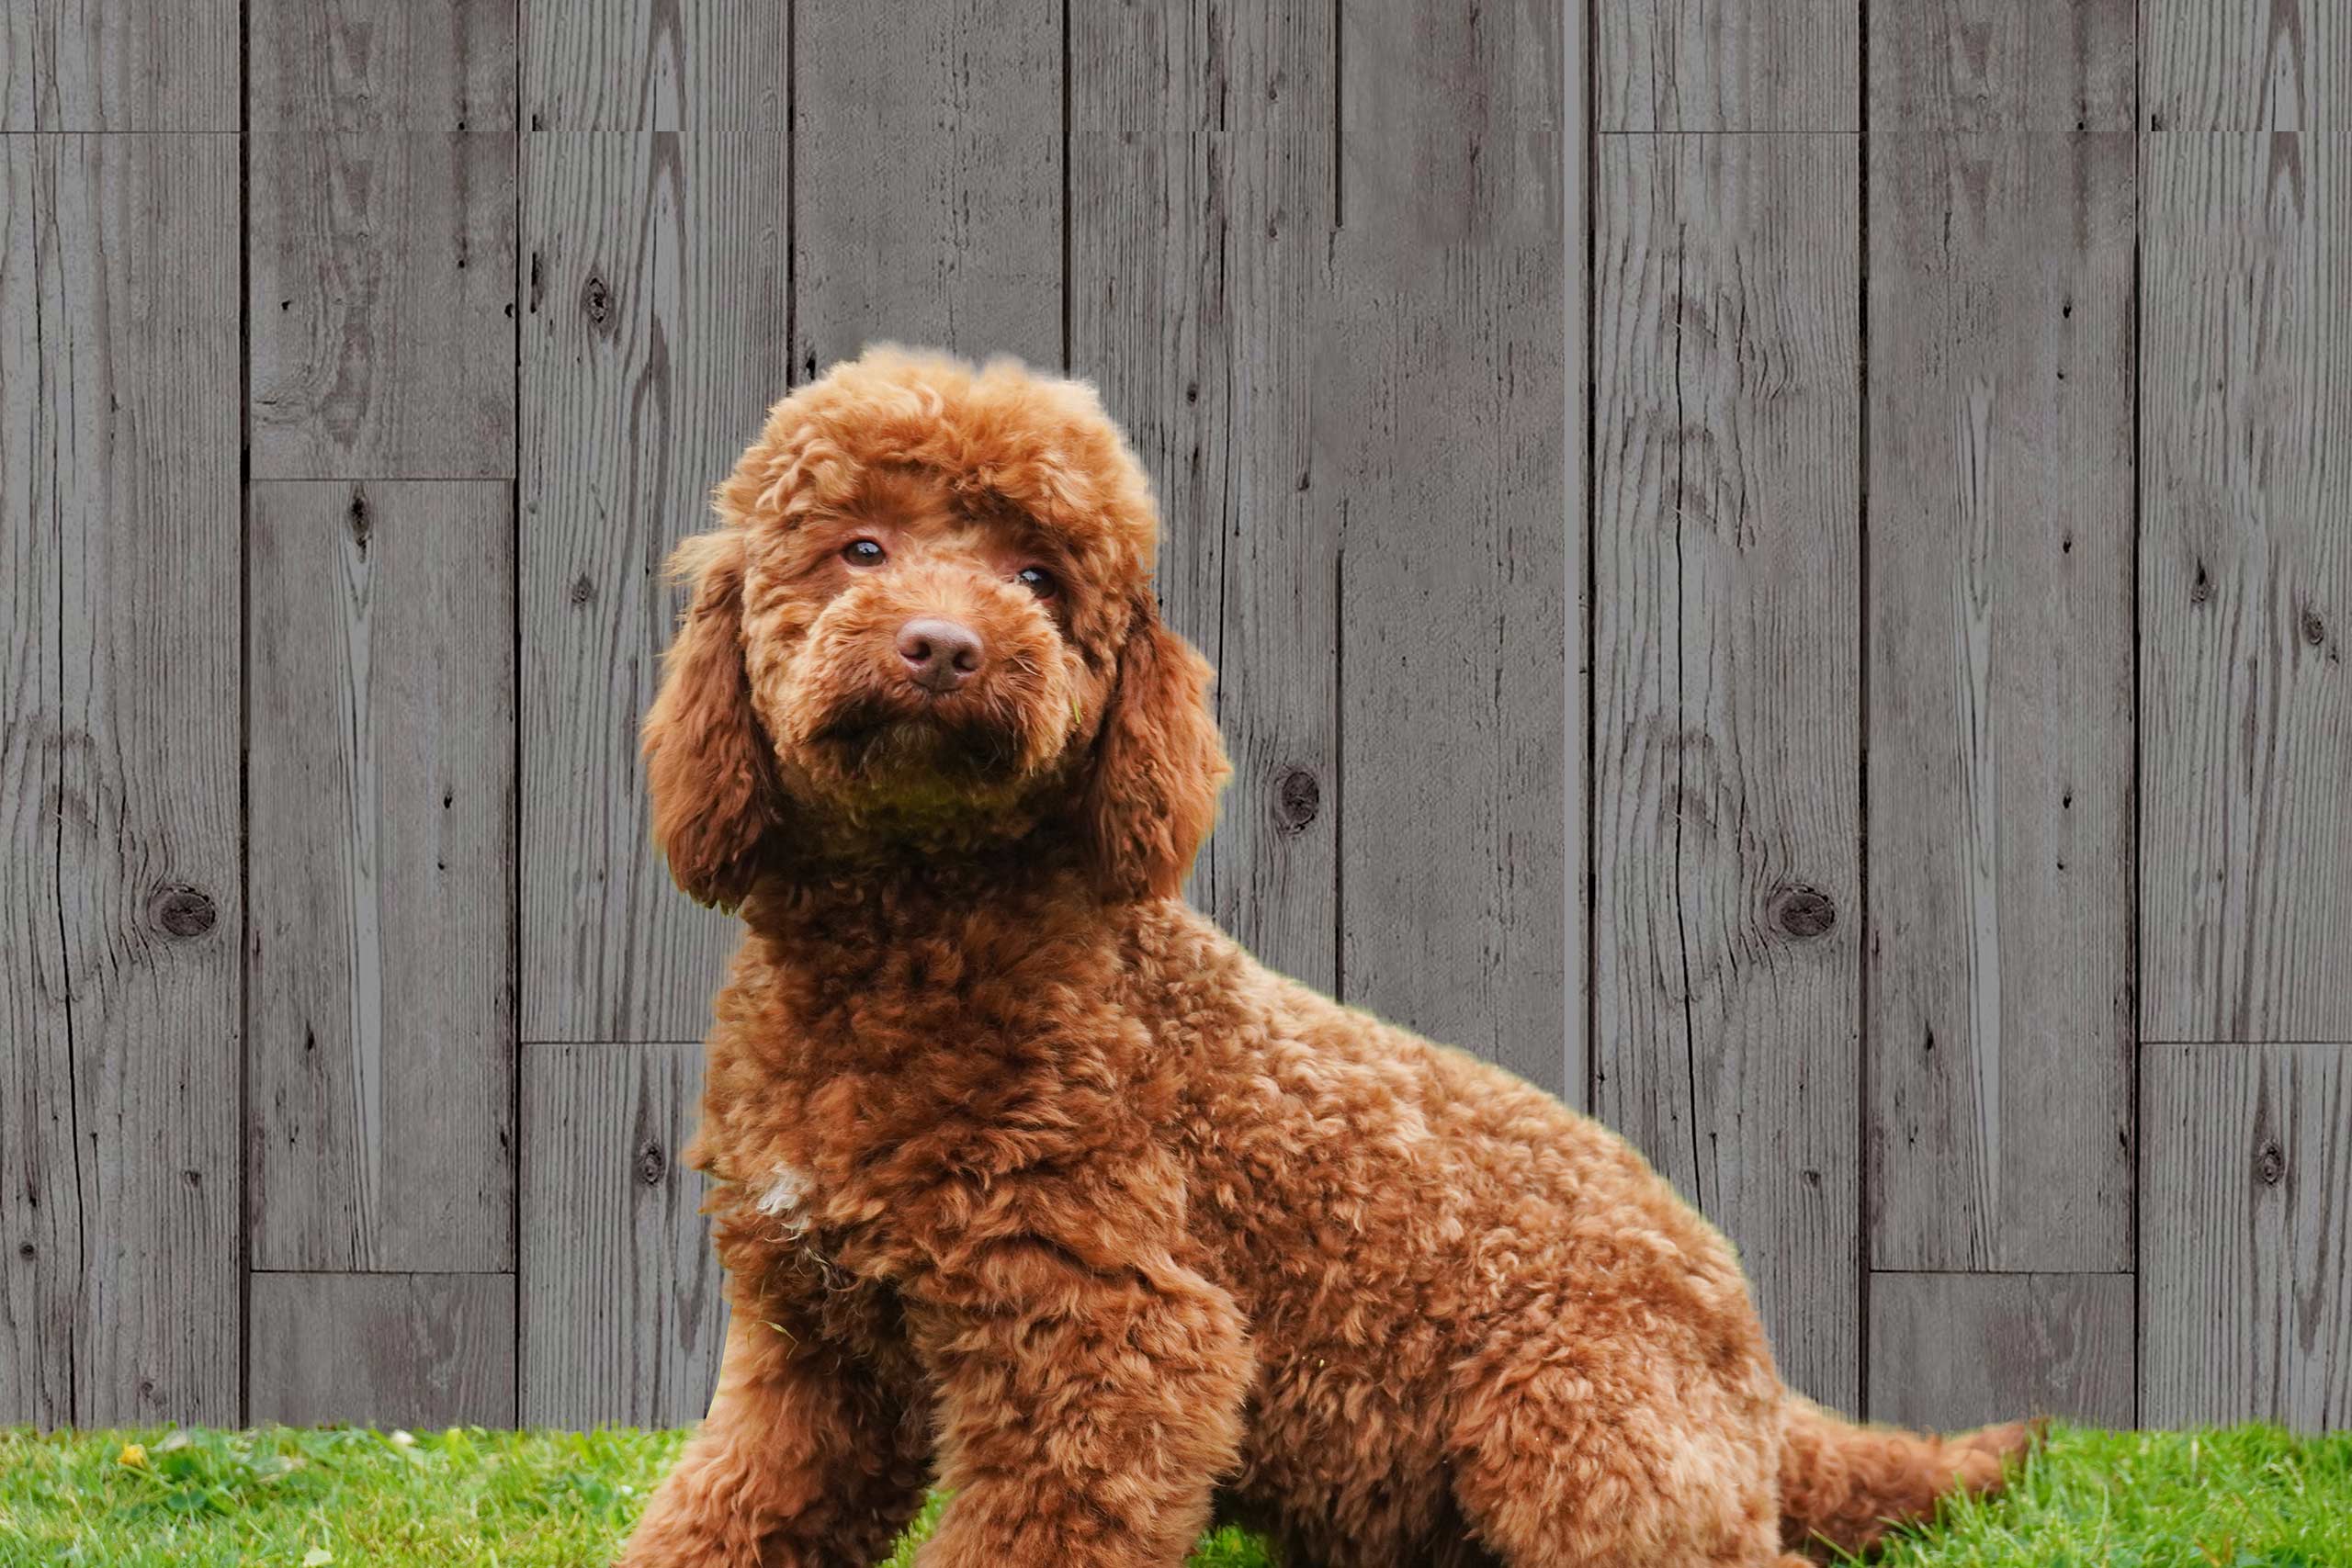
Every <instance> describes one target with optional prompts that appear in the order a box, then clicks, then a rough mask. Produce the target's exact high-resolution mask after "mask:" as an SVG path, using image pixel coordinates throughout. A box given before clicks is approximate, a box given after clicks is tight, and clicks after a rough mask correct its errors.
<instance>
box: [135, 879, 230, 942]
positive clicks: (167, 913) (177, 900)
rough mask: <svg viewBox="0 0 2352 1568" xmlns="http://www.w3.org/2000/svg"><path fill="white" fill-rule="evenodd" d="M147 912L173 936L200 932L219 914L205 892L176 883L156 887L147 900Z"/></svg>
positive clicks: (165, 931)
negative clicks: (151, 896)
mask: <svg viewBox="0 0 2352 1568" xmlns="http://www.w3.org/2000/svg"><path fill="white" fill-rule="evenodd" d="M147 913H148V916H149V918H150V919H153V921H154V922H155V924H156V927H157V928H158V929H159V930H161V931H164V933H165V934H166V935H170V936H176V937H191V936H202V935H203V934H204V933H205V932H206V931H210V930H211V929H212V922H213V921H214V920H216V919H219V918H220V911H219V910H218V909H216V908H214V907H213V904H212V899H211V897H209V895H208V894H206V893H204V892H202V891H201V890H199V889H198V888H194V887H187V886H180V885H177V884H175V885H173V886H169V887H159V888H157V889H156V890H155V896H154V897H153V898H152V899H150V900H149V901H148V904H147Z"/></svg>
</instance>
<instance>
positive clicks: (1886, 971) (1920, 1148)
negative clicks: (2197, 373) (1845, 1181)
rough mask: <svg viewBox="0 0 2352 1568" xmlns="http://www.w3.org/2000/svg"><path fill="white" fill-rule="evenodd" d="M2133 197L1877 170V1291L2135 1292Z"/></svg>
mask: <svg viewBox="0 0 2352 1568" xmlns="http://www.w3.org/2000/svg"><path fill="white" fill-rule="evenodd" d="M2132 176H2133V147H2132V141H2131V136H2130V135H2129V134H2128V133H2119V134H2112V135H2090V136H2075V135H2071V134H2036V135H2030V136H2016V135H2005V136H1990V135H1988V136H1973V135H1971V136H1952V135H1943V134H1938V133H1932V132H1929V133H1909V132H1903V131H1899V130H1898V131H1891V132H1883V133H1881V134H1879V135H1877V136H1874V137H1873V138H1872V140H1871V164H1870V267H1869V270H1870V321H1871V336H1870V353H1871V375H1870V402H1871V406H1870V421H1869V431H1870V454H1869V462H1870V513H1871V515H1870V534H1871V548H1870V573H1871V581H1870V596H1869V604H1870V628H1869V633H1870V639H1869V650H1868V657H1869V670H1870V680H1869V693H1870V710H1869V714H1868V723H1869V739H1870V748H1869V755H1870V778H1869V791H1868V795H1869V800H1870V847H1871V852H1870V909H1871V941H1870V947H1869V953H1870V960H1869V962H1870V987H1869V1000H1868V1013H1867V1017H1866V1021H1865V1031H1864V1033H1865V1038H1866V1040H1867V1041H1868V1043H1869V1050H1870V1057H1871V1059H1870V1071H1869V1075H1868V1076H1869V1080H1870V1089H1871V1105H1870V1119H1871V1120H1870V1162H1871V1165H1870V1173H1871V1175H1870V1185H1871V1260H1872V1262H1873V1263H1875V1264H1877V1265H1878V1266H1879V1267H1882V1268H1891V1269H2013V1270H2023V1269H2070V1270H2071V1269H2090V1270H2098V1269H2130V1268H2131V1258H2132V1250H2131V1249H2132V1243H2131V1182H2132V1174H2131V1117H2132V1107H2131V1096H2132V1064H2131V1049H2132V1031H2133V1009H2132V983H2131V981H2132V976H2131V887H2132V849H2133V845H2132V801H2131V790H2132V766H2133V752H2132V745H2133V738H2132V725H2131V702H2132V649H2131V594H2132V586H2131V570H2132V569H2131V547H2132V538H2131V523H2132V519H2131V483H2132V451H2131V442H2132V430H2131V423H2132V406H2131V392H2132V374H2131V352H2132V317H2131V311H2132V303H2133V301H2132V296H2131V269H2132V249H2133V233H2132V220H2133V194H2132ZM2127 1349H2128V1347H2127Z"/></svg>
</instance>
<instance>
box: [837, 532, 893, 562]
mask: <svg viewBox="0 0 2352 1568" xmlns="http://www.w3.org/2000/svg"><path fill="white" fill-rule="evenodd" d="M842 559H843V560H845V561H847V562H849V564H850V565H852V566H880V565H881V564H882V563H883V561H885V560H886V559H888V551H886V550H884V549H883V548H882V547H881V546H880V545H878V544H876V542H875V541H874V540H872V539H852V540H851V541H850V542H849V543H848V544H846V545H843V546H842Z"/></svg>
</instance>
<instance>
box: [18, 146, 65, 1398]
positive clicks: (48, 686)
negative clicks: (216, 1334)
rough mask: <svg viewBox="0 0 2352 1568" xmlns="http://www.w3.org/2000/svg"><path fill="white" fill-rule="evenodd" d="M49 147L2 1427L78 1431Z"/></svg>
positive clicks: (23, 529) (30, 209)
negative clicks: (62, 881) (49, 386)
mask: <svg viewBox="0 0 2352 1568" xmlns="http://www.w3.org/2000/svg"><path fill="white" fill-rule="evenodd" d="M55 175H56V143H55V142H53V141H50V140H48V139H46V138H43V139H39V140H37V139H35V138H32V137H29V136H10V137H6V138H0V181H5V183H0V431H5V432H6V446H0V610H5V612H6V615H5V616H0V716H5V723H0V810H5V815H6V855H5V857H0V1041H5V1043H6V1049H5V1050H0V1148H5V1149H6V1151H7V1157H6V1161H5V1162H0V1424H6V1425H15V1424H17V1423H28V1424H31V1425H34V1426H39V1427H62V1426H70V1425H72V1424H73V1420H74V1314H75V1311H76V1308H77V1305H78V1303H79V1301H80V1296H81V1289H82V1261H81V1252H82V1229H83V1214H82V1188H81V1182H80V1180H79V1179H78V1176H77V1164H76V1162H77V1161H78V1159H79V1157H80V1153H79V1144H80V1140H79V1139H78V1137H77V1136H76V1134H75V1132H74V1114H75V1106H74V1039H73V1034H72V1025H71V1019H70V1017H69V998H68V976H67V974H66V971H65V947H64V937H65V933H64V931H63V929H62V926H61V924H60V919H59V916H60V898H61V888H60V886H59V881H58V876H59V870H60V867H59V863H58V850H59V841H58V817H59V811H60V808H61V807H62V805H63V803H64V795H63V790H62V769H63V766H64V761H65V740H66V737H65V731H64V724H63V720H64V716H63V714H62V703H63V700H64V674H63V671H62V668H61V666H62V661H63V659H64V654H65V649H64V647H63V625H62V622H63V616H64V611H65V604H64V597H63V591H64V576H63V567H62V562H63V556H64V551H65V543H64V540H63V538H62V535H61V534H60V532H59V517H58V513H57V491H58V487H59V485H60V483H61V479H62V476H61V475H60V473H59V471H58V468H59V465H58V463H57V461H56V455H55V446H56V443H55V436H56V431H55V430H54V428H53V426H52V425H51V409H50V404H49V401H48V399H47V398H46V397H45V395H44V393H45V389H46V380H47V377H48V372H49V368H50V367H49V366H48V365H47V363H46V362H45V361H44V358H43V356H42V353H41V350H42V347H43V344H42V327H43V325H44V318H45V317H48V316H50V315H51V314H52V313H53V312H52V311H51V310H50V308H49V301H48V299H47V296H48V293H49V291H50V290H51V289H53V288H55V287H56V280H55V276H54V272H53V268H54V265H55V257H54V256H53V255H51V256H49V257H46V258H44V256H43V255H42V253H41V248H40V242H41V229H42V227H43V223H42V210H41V209H42V208H43V207H44V206H47V205H53V203H54V200H55V183H56V182H55Z"/></svg>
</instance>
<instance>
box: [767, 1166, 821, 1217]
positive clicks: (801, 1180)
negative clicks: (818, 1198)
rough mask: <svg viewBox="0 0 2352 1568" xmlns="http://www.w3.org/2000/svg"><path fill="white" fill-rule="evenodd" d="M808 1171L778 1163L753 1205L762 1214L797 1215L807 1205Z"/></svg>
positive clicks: (777, 1215)
mask: <svg viewBox="0 0 2352 1568" xmlns="http://www.w3.org/2000/svg"><path fill="white" fill-rule="evenodd" d="M808 1202H809V1173H808V1172H806V1171H803V1170H798V1169H796V1168H793V1167H791V1166H788V1165H780V1166H777V1167H776V1168H775V1173H774V1174H773V1175H771V1176H770V1177H769V1178H768V1179H767V1180H766V1181H765V1182H764V1183H763V1184H762V1186H761V1187H760V1189H759V1196H758V1197H757V1198H756V1199H755V1200H753V1206H754V1207H756V1208H757V1209H758V1210H759V1211H760V1213H763V1214H774V1215H775V1216H776V1217H777V1218H779V1219H782V1218H785V1217H786V1216H789V1215H797V1214H798V1213H800V1212H801V1211H802V1210H803V1209H805V1208H806V1207H807V1206H808Z"/></svg>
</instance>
